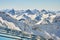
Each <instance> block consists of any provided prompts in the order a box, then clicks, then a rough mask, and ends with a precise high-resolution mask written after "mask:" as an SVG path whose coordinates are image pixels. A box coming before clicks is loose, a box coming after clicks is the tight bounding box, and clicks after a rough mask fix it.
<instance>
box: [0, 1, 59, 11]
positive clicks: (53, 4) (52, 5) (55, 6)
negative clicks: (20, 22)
mask: <svg viewBox="0 0 60 40" xmlns="http://www.w3.org/2000/svg"><path fill="white" fill-rule="evenodd" d="M6 8H8V9H11V8H14V9H39V10H40V9H47V10H50V9H51V10H60V0H0V9H6Z"/></svg>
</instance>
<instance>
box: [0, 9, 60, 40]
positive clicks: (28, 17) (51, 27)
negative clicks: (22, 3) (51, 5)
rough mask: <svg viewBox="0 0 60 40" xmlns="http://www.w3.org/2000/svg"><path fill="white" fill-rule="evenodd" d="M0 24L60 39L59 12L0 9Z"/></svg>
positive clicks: (48, 37) (56, 39) (47, 37)
mask: <svg viewBox="0 0 60 40" xmlns="http://www.w3.org/2000/svg"><path fill="white" fill-rule="evenodd" d="M0 26H2V27H3V26H4V27H6V26H7V28H10V29H13V30H20V31H25V32H26V33H29V34H34V35H40V36H42V37H44V38H46V39H50V38H52V39H54V40H60V36H59V35H60V12H56V11H53V12H51V11H46V10H41V11H39V10H37V9H34V10H30V9H28V10H18V11H17V10H14V9H12V10H8V11H6V10H3V11H0Z"/></svg>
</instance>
